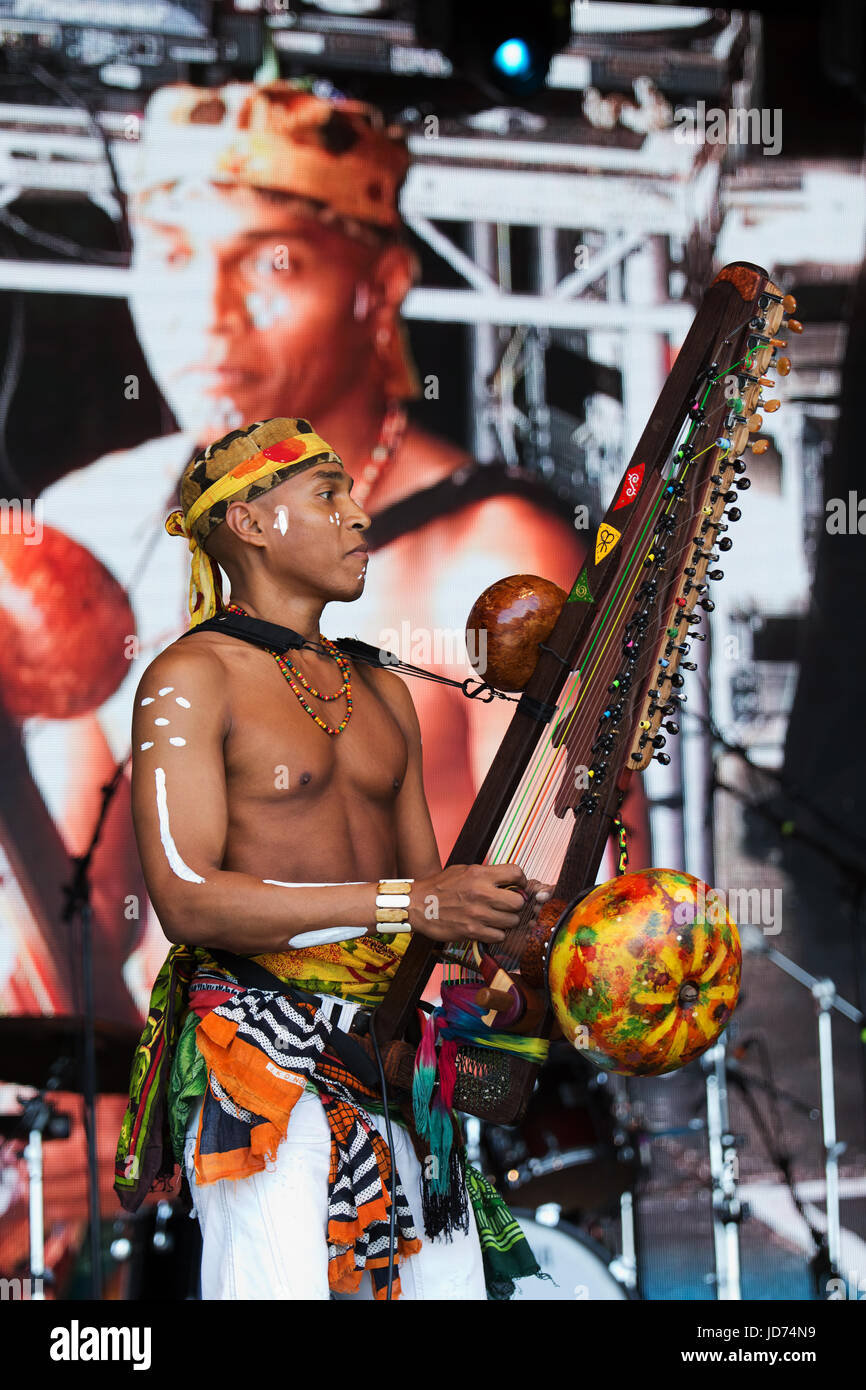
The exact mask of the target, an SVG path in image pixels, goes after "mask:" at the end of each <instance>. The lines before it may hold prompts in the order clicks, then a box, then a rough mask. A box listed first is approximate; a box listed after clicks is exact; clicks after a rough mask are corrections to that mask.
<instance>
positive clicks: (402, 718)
mask: <svg viewBox="0 0 866 1390" xmlns="http://www.w3.org/2000/svg"><path fill="white" fill-rule="evenodd" d="M356 670H360V667H359V666H357V665H356ZM363 673H364V678H365V679H366V680H368V681H369V683H370V685H371V686H372V687H373V689H374V690H375V691H376V692H377V693H378V694H379V696H380V697H381V698H382V699H383V700H384V701H385V703H386V704H387V706H388V708H389V709H390V711H391V713H392V714H393V715H394V718H395V719H396V720H397V722H398V723H399V724H400V727H401V728H402V729H403V732H404V733H405V734H407V735H408V734H410V733H414V731H415V729H416V728H417V727H418V715H417V713H416V711H415V702H414V700H413V699H412V693H411V691H410V690H409V687H408V685H407V684H406V682H405V681H404V680H403V678H402V676H398V675H397V672H396V671H389V670H388V669H387V667H384V666H368V665H367V664H366V663H364V667H363Z"/></svg>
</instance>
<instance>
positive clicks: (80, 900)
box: [61, 754, 130, 1302]
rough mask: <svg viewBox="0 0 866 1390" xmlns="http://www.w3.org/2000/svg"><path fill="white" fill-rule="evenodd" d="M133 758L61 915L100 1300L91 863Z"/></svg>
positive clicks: (75, 859)
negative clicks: (74, 1000) (79, 1025)
mask: <svg viewBox="0 0 866 1390" xmlns="http://www.w3.org/2000/svg"><path fill="white" fill-rule="evenodd" d="M129 757H130V755H129V754H127V755H126V757H125V758H124V759H123V762H120V763H118V764H117V766H116V767H115V769H114V772H113V773H112V775H111V780H110V781H109V782H107V783H106V784H105V786H104V787H102V802H101V805H100V808H99V815H98V816H97V818H96V824H95V826H94V827H93V834H92V835H91V837H90V842H89V844H88V846H87V848H86V850H85V851H84V853H83V854H80V855H71V856H70V858H71V862H72V866H73V872H72V878H71V880H70V881H69V883H67V884H65V885H64V887H63V890H62V891H63V895H64V898H65V899H66V902H65V904H64V907H63V910H62V913H61V920H62V921H64V922H67V923H69V927H70V932H74V931H75V927H76V924H77V926H78V939H79V942H80V946H81V985H82V995H83V999H82V1003H83V1008H82V1014H83V1017H84V1038H83V1042H84V1049H83V1051H84V1055H83V1059H82V1067H81V1081H82V1092H83V1097H84V1132H85V1136H86V1140H87V1169H88V1183H87V1207H88V1216H89V1220H90V1296H91V1298H92V1299H93V1300H95V1301H97V1302H98V1301H99V1300H100V1299H101V1298H102V1247H101V1242H100V1211H99V1155H98V1146H97V1142H96V1035H95V1019H94V1009H93V909H92V906H91V886H90V863H91V860H92V858H93V853H94V850H95V849H96V846H97V844H98V843H99V837H100V835H101V834H102V828H103V826H104V824H105V817H106V815H107V814H108V808H109V806H110V805H111V802H112V799H113V797H114V795H115V792H116V791H117V789H118V787H119V786H120V779H121V777H122V776H123V770H124V768H125V767H126V764H127V763H128V761H129Z"/></svg>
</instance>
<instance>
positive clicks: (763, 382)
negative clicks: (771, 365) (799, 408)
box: [758, 376, 776, 386]
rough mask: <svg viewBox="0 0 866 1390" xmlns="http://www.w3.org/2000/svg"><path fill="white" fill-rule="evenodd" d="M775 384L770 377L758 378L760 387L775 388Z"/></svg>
mask: <svg viewBox="0 0 866 1390" xmlns="http://www.w3.org/2000/svg"><path fill="white" fill-rule="evenodd" d="M775 384H776V383H775V381H771V380H770V378H769V377H768V376H762V377H759V378H758V385H759V386H775Z"/></svg>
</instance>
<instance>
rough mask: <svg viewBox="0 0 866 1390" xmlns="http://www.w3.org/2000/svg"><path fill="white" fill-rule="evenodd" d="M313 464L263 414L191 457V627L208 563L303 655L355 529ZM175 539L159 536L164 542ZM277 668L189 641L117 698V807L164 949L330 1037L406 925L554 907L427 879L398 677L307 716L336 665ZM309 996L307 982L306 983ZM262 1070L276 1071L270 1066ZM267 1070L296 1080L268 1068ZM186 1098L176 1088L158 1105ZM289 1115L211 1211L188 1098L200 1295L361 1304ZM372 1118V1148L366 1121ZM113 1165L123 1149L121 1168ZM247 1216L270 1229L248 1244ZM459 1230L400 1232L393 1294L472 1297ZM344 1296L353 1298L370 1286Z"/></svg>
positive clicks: (485, 920)
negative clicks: (240, 979) (337, 1296)
mask: <svg viewBox="0 0 866 1390" xmlns="http://www.w3.org/2000/svg"><path fill="white" fill-rule="evenodd" d="M301 429H303V432H301V433H298V430H301ZM274 440H277V443H276V444H275V445H274V444H273V441H274ZM269 441H270V443H271V445H272V446H273V447H268V445H269ZM299 448H300V449H306V454H303V455H302V457H301V460H300V462H288V463H286V462H284V458H285V456H286V454H288V457H289V458H291V456H292V454H293V453H294V454H295V455H297V453H298V449H299ZM275 450H276V452H275ZM325 450H327V445H324V446H322V441H320V440H319V439H318V436H316V435H314V434H312V433H311V432H310V431H309V426H307V425H306V423H305V422H302V421H297V422H296V421H294V420H286V419H282V420H273V421H267V422H264V424H260V425H258V426H256V427H250V428H249V429H248V430H246V431H244V432H242V433H241V434H240V436H239V437H236V436H234V435H231V434H230V435H229V436H227V442H226V443H225V444H222V443H218V444H216V445H214V446H213V447H212V449H211V450H209V451H207V454H206V455H205V456H204V457H203V460H202V463H201V464H200V465H199V467H198V471H197V472H196V469H195V465H191V466H190V469H188V470H187V472H186V474H185V479H184V486H183V488H182V494H181V495H182V501H183V505H184V509H185V517H184V520H183V524H182V529H183V533H184V534H185V535H187V536H188V538H189V539H190V541H191V545H192V548H193V562H194V575H197V576H198V577H197V579H196V581H195V585H194V594H193V610H194V611H193V619H194V622H195V620H196V619H197V618H201V617H202V616H204V617H205V618H206V617H208V616H209V615H210V614H211V613H212V612H213V611H214V610H215V609H217V608H218V605H219V598H218V593H217V588H216V584H215V583H214V579H215V578H216V581H217V583H218V578H219V576H218V571H217V570H216V568H215V567H214V566H213V560H218V561H219V564H220V565H221V566H222V567H223V568H224V569H225V570H226V571H227V573H228V575H229V578H230V580H231V585H232V602H233V604H235V605H237V606H239V607H241V608H242V610H243V611H244V612H245V613H247V614H248V615H249V616H251V617H258V618H261V619H264V620H266V621H268V622H273V623H278V624H281V625H283V626H286V627H291V628H293V629H294V630H295V631H297V632H298V633H300V634H301V635H302V636H303V637H304V638H305V639H307V640H308V641H310V642H312V643H318V642H319V640H320V619H321V614H322V610H323V608H324V606H325V604H327V603H329V602H351V601H353V600H354V599H356V598H357V597H358V596H359V595H360V593H361V592H362V590H363V587H364V580H365V571H366V551H365V545H364V533H365V532H366V530H367V529H368V527H369V525H370V518H369V517H368V515H367V514H366V513H365V512H364V511H363V509H362V508H361V507H360V506H358V505H357V503H356V502H355V501H354V500H353V499H352V496H351V488H352V480H351V478H350V477H349V476H348V474H347V473H346V472H345V470H344V469H343V468H342V465H341V463H340V461H339V459H338V458H337V456H336V455H334V454H333V453H330V452H324V451H325ZM279 451H282V453H280V452H279ZM190 470H192V476H191V477H190ZM235 475H237V476H235ZM250 480H252V483H250ZM261 489H267V490H266V491H263V492H261V493H260V495H257V494H258V493H259V492H260V490H261ZM220 491H221V494H222V495H221V498H218V500H217V501H216V502H215V503H213V504H209V503H208V499H209V497H214V496H216V495H218V494H219V493H220ZM175 516H176V517H180V516H181V514H180V513H176V514H175ZM170 522H171V519H170ZM180 525H181V523H180V522H175V523H174V526H175V533H177V529H178V527H179V526H180ZM289 656H290V657H291V658H292V661H293V662H294V665H295V669H296V671H299V672H301V673H302V676H303V678H304V680H305V681H306V683H307V688H306V689H304V690H302V689H301V688H300V686H298V685H297V680H298V679H299V677H297V678H296V679H295V688H294V689H293V688H290V686H289V684H287V679H286V677H285V672H284V671H283V669H282V668H281V667H280V665H279V663H278V662H277V661H276V660H275V658H274V655H273V654H271V653H270V652H266V651H263V650H260V649H256V648H253V647H251V646H249V645H247V644H245V643H243V642H239V641H237V640H236V639H233V638H231V637H228V636H227V635H225V634H223V633H219V632H213V631H203V632H197V631H196V630H195V627H193V629H192V632H191V634H190V635H188V636H186V637H185V638H184V639H183V640H180V641H177V642H175V643H173V644H172V645H171V646H170V647H169V648H168V649H167V650H166V651H165V652H163V653H162V655H160V656H158V657H157V658H156V660H155V661H153V662H151V664H150V666H149V667H148V669H147V670H146V672H145V674H144V676H143V677H142V680H141V682H140V684H139V687H138V691H137V693H136V699H135V713H134V719H133V776H132V792H133V815H134V820H135V829H136V835H137V839H138V844H139V848H140V853H141V859H142V864H143V867H144V873H145V879H146V882H147V886H148V891H149V892H150V894H151V896H152V898H153V901H154V904H155V906H156V909H157V911H158V914H159V919H160V921H161V923H162V925H163V929H164V931H165V933H166V935H167V936H168V938H169V940H171V941H173V942H175V943H177V944H178V945H182V946H183V947H193V948H196V949H197V950H202V949H204V950H205V951H206V952H208V953H210V952H212V951H214V950H216V951H217V952H224V951H227V952H230V953H232V955H233V956H241V957H253V958H254V959H255V960H256V961H257V962H258V963H260V964H265V965H266V966H267V968H268V969H269V970H272V971H274V972H275V973H276V974H277V975H278V977H279V979H282V980H288V981H291V982H293V983H297V984H301V985H302V986H303V987H304V988H306V989H308V990H309V989H312V990H313V992H314V993H317V994H318V997H319V999H320V1000H322V1001H324V1004H326V1005H328V1006H331V1005H333V1004H335V1003H337V1002H338V1001H340V1003H339V1008H340V1011H341V1012H340V1022H339V1024H338V1025H337V1026H340V1027H342V1026H344V1018H345V1008H344V1006H343V1003H342V1001H345V1000H348V1001H349V1002H350V1005H354V1004H357V1003H359V1002H361V1003H363V1001H364V1000H369V1001H371V1002H372V1001H374V1000H375V999H376V998H378V997H381V995H382V994H383V993H384V992H385V989H386V988H387V982H388V980H389V978H390V976H391V975H392V974H393V971H394V969H396V965H397V964H398V962H399V957H400V955H401V954H402V950H404V949H405V945H406V943H407V941H408V932H409V931H419V932H422V933H424V934H425V935H427V936H431V937H433V938H434V939H436V940H439V941H451V940H456V939H459V938H472V939H475V940H478V941H481V942H496V941H501V940H502V939H503V934H504V930H505V929H506V928H508V927H512V926H516V925H517V923H518V920H519V916H518V913H519V909H520V908H521V907H522V903H523V897H522V894H521V895H520V896H518V895H517V894H516V893H515V892H514V891H513V885H516V886H519V887H521V888H523V889H525V890H527V891H529V892H530V893H532V894H534V896H535V899H536V901H537V902H539V903H540V902H543V901H544V900H545V899H546V897H547V896H549V893H548V890H547V889H546V888H545V887H544V886H543V885H539V884H537V883H534V882H532V883H530V884H527V880H526V877H525V875H524V874H523V871H522V870H521V869H520V868H519V866H517V865H515V864H510V865H509V864H503V865H485V866H482V865H469V866H465V865H452V866H450V867H449V868H448V869H445V870H443V869H442V868H441V861H440V857H439V852H438V849H437V845H436V839H435V836H434V833H433V826H432V822H431V818H430V812H429V809H428V806H427V802H426V799H425V795H424V785H423V771H422V755H421V737H420V730H419V725H418V718H417V715H416V713H415V710H414V706H413V703H412V698H411V695H410V694H409V691H408V688H407V686H406V685H405V683H404V682H403V681H402V680H401V679H400V678H399V677H397V676H396V675H395V674H394V673H392V672H389V671H387V670H382V669H378V668H373V667H369V668H368V667H365V666H364V665H356V664H355V663H354V662H352V663H347V673H348V676H349V679H350V684H351V708H350V707H349V703H348V692H345V691H344V693H343V695H342V696H340V697H338V700H337V701H335V702H334V704H326V703H324V702H323V700H322V697H321V696H318V695H316V694H313V693H311V692H317V691H319V690H322V691H323V692H325V695H330V696H332V695H333V690H334V685H335V676H336V674H337V672H336V667H335V660H334V658H333V657H332V656H331V655H321V654H319V653H317V652H315V651H311V650H309V649H307V648H304V649H302V650H301V651H300V652H290V653H289ZM301 696H303V701H302V699H301V698H300V697H301ZM305 706H306V707H305ZM334 707H336V713H334V714H332V713H331V712H330V710H331V709H332V708H334ZM311 714H312V715H313V717H311ZM315 716H318V719H317V720H316V722H314V717H315ZM347 716H348V720H347ZM346 720H347V722H344V721H346ZM389 879H390V880H393V879H402V880H406V879H408V880H410V892H409V894H408V908H407V913H406V915H407V920H406V923H405V925H406V928H407V929H408V930H400V929H399V928H397V934H396V935H391V936H386V935H384V934H383V933H381V932H380V931H379V930H378V929H377V925H376V924H377V912H376V908H377V896H378V895H379V894H380V893H381V891H382V890H383V887H385V886H386V881H387V880H389ZM383 881H385V882H383ZM317 885H321V886H317ZM431 903H434V904H435V911H434V912H433V913H431V911H430V904H431ZM391 930H392V931H393V930H394V928H391ZM323 934H324V941H325V942H326V943H327V944H322V943H323ZM339 937H342V938H343V940H342V941H339V942H338V941H337V940H336V938H339ZM313 942H316V943H317V944H316V945H312V944H309V943H313ZM368 943H369V944H368ZM364 947H367V949H366V950H365V949H364ZM383 964H384V969H383ZM323 981H324V982H325V985H326V988H325V989H324V990H322V989H321V988H318V989H317V988H316V987H317V986H321V984H322V982H323ZM275 984H276V985H277V988H278V987H279V984H278V981H275ZM209 985H210V987H211V988H213V987H214V981H213V980H212V979H210V980H209ZM192 988H193V991H194V989H195V980H194V981H193V986H192ZM193 1007H194V1008H195V1011H196V1012H195V1014H194V1015H193V1017H192V1020H191V1021H192V1025H193V1026H195V1023H196V1018H197V1016H199V1008H198V1006H197V1005H195V1004H194V1005H193ZM350 1012H351V1010H350ZM230 1016H231V1017H234V1015H230ZM208 1017H209V1016H208ZM220 1022H221V1023H222V1022H223V1020H222V1019H221V1020H220ZM207 1027H208V1024H207V1019H206V1021H205V1023H203V1024H201V1025H200V1026H199V1027H198V1029H197V1031H196V1034H195V1036H196V1042H197V1045H198V1047H199V1048H200V1049H203V1050H205V1051H206V1043H205V1042H203V1041H202V1029H205V1032H207ZM152 1051H153V1049H152V1048H151V1052H152ZM208 1055H209V1065H208V1073H207V1075H208V1077H209V1080H210V1086H209V1088H208V1089H209V1094H210V1096H211V1097H212V1096H213V1094H214V1093H217V1094H219V1092H220V1087H221V1086H222V1085H224V1084H225V1077H224V1075H223V1074H222V1073H220V1071H219V1066H218V1064H217V1066H216V1081H215V1080H214V1070H213V1069H212V1068H211V1066H210V1054H208ZM268 1056H269V1058H270V1061H268V1063H267V1065H268V1070H269V1071H270V1072H271V1073H273V1072H274V1066H273V1062H274V1057H275V1054H274V1052H273V1051H270V1052H269V1053H268ZM292 1065H293V1066H294V1067H295V1068H297V1066H298V1063H297V1061H295V1062H293V1064H292ZM276 1074H277V1075H279V1076H287V1075H290V1074H291V1073H290V1072H287V1071H286V1070H280V1069H279V1067H278V1070H277V1072H276ZM245 1078H246V1086H247V1089H246V1090H245V1091H244V1093H243V1095H244V1105H245V1106H246V1107H247V1108H248V1109H250V1110H252V1111H254V1112H261V1114H263V1115H265V1116H267V1115H268V1113H269V1112H268V1111H267V1109H266V1102H265V1100H264V1098H263V1099H262V1101H261V1103H259V1102H258V1100H257V1093H256V1092H255V1090H254V1089H253V1100H254V1101H255V1103H252V1102H251V1100H250V1088H251V1085H252V1083H250V1082H249V1071H247V1072H245ZM294 1080H297V1077H295V1078H294ZM189 1089H190V1086H189V1084H188V1083H187V1082H186V1081H184V1083H183V1084H182V1085H181V1086H179V1087H177V1086H176V1087H175V1088H174V1094H178V1092H179V1091H188V1090H189ZM202 1089H203V1087H202ZM207 1103H209V1102H208V1100H207V1099H206V1101H205V1104H207ZM214 1108H215V1109H217V1107H216V1106H214ZM229 1108H230V1109H231V1105H229ZM287 1108H289V1107H287ZM290 1108H291V1118H290V1120H289V1122H288V1128H287V1132H286V1133H285V1134H284V1136H283V1138H282V1142H281V1143H280V1144H279V1148H278V1150H277V1152H276V1161H275V1164H274V1165H273V1166H272V1168H271V1170H266V1169H265V1168H264V1165H262V1170H261V1171H257V1172H255V1173H252V1174H250V1175H248V1176H245V1177H243V1178H241V1179H240V1180H239V1181H235V1182H234V1184H233V1188H234V1192H233V1199H232V1200H231V1201H229V1202H227V1201H225V1199H224V1197H223V1195H222V1188H224V1187H225V1186H227V1182H226V1180H225V1179H217V1180H216V1181H212V1180H209V1179H208V1176H207V1173H208V1169H207V1164H208V1160H209V1158H211V1157H212V1152H211V1148H212V1146H210V1147H208V1144H207V1142H206V1140H203V1139H202V1138H201V1136H200V1134H199V1129H200V1127H201V1133H202V1134H204V1135H205V1136H207V1135H208V1134H209V1129H210V1121H209V1120H208V1118H207V1112H205V1119H204V1120H203V1121H202V1120H200V1115H201V1111H202V1103H201V1102H199V1103H198V1105H197V1106H195V1107H194V1108H193V1110H192V1113H191V1115H190V1117H189V1119H188V1120H185V1125H186V1141H185V1143H184V1152H183V1157H184V1161H185V1162H186V1168H187V1173H188V1176H189V1178H190V1183H191V1186H192V1188H193V1191H194V1194H195V1202H196V1206H197V1211H198V1216H199V1220H200V1222H201V1225H202V1233H203V1242H204V1251H203V1260H202V1289H203V1296H204V1297H205V1298H284V1299H295V1298H327V1297H328V1296H329V1288H330V1290H332V1291H333V1290H337V1291H338V1292H346V1293H351V1294H354V1293H355V1292H356V1290H355V1287H354V1284H357V1282H358V1280H354V1281H353V1280H351V1279H350V1280H349V1281H348V1283H346V1282H345V1281H340V1280H338V1279H337V1277H336V1275H335V1274H334V1272H333V1269H332V1268H329V1265H330V1266H333V1263H334V1255H333V1235H332V1227H331V1225H330V1223H329V1219H328V1181H327V1179H328V1164H329V1152H330V1149H329V1145H328V1142H327V1140H328V1120H327V1119H326V1112H325V1109H323V1106H322V1104H320V1101H319V1099H318V1098H317V1096H316V1095H315V1094H312V1093H311V1091H310V1089H309V1087H308V1088H307V1090H305V1091H303V1092H302V1093H301V1094H300V1096H298V1097H297V1098H296V1099H295V1100H294V1101H293V1103H292V1105H291V1107H290ZM217 1118H219V1115H218V1116H217ZM373 1120H374V1123H375V1125H376V1126H377V1130H378V1132H379V1133H384V1128H385V1122H384V1118H383V1117H379V1116H374V1117H373ZM392 1129H393V1132H394V1136H395V1138H394V1157H395V1159H396V1166H397V1174H398V1180H399V1182H400V1183H401V1184H402V1188H403V1190H404V1192H405V1195H406V1199H407V1201H408V1204H409V1208H410V1209H411V1216H412V1225H413V1226H414V1228H415V1231H416V1232H420V1231H421V1229H422V1222H421V1218H420V1211H421V1206H420V1195H419V1194H420V1177H421V1169H420V1167H419V1162H418V1159H417V1157H416V1154H415V1151H414V1150H413V1147H412V1145H411V1144H410V1143H409V1141H408V1137H407V1134H406V1131H405V1130H404V1129H402V1128H401V1127H400V1126H398V1125H397V1124H396V1123H394V1124H393V1125H392ZM197 1139H198V1142H197ZM232 1142H233V1144H236V1143H237V1138H236V1134H235V1133H234V1131H233V1139H232ZM217 1148H219V1146H218V1145H217ZM206 1149H207V1152H206V1151H205V1150H206ZM130 1152H131V1150H130V1149H129V1147H126V1148H125V1149H124V1147H123V1139H122V1145H121V1154H120V1157H121V1158H123V1160H124V1161H123V1162H121V1165H120V1170H121V1172H124V1171H126V1170H127V1169H128V1168H129V1162H128V1155H129V1153H130ZM218 1157H219V1159H220V1160H222V1159H223V1158H224V1157H225V1155H224V1154H223V1153H222V1152H220V1153H219V1154H218ZM220 1171H221V1172H226V1171H227V1170H226V1169H225V1168H221V1169H220ZM244 1171H246V1170H244ZM262 1213H266V1216H265V1218H264V1219H265V1221H266V1222H268V1223H273V1228H272V1229H267V1230H262V1229H261V1225H262V1219H263V1218H262ZM468 1225H469V1229H468V1231H467V1232H465V1233H462V1232H457V1233H455V1235H454V1239H453V1241H450V1242H446V1241H443V1240H435V1239H433V1240H429V1239H427V1238H424V1239H423V1240H422V1241H421V1245H420V1249H417V1250H416V1251H415V1253H411V1251H412V1248H413V1242H412V1232H411V1230H409V1233H408V1234H406V1231H404V1233H403V1235H404V1237H405V1242H407V1243H406V1244H405V1248H404V1246H403V1245H401V1249H402V1250H403V1252H404V1253H403V1262H402V1267H401V1275H402V1292H403V1295H404V1296H408V1297H410V1298H422V1297H423V1298H442V1297H447V1298H454V1299H456V1298H479V1299H480V1298H484V1297H485V1292H484V1288H485V1286H484V1278H483V1273H482V1262H481V1253H480V1246H479V1242H478V1236H477V1232H476V1228H475V1224H474V1222H471V1221H470V1222H469V1223H468ZM326 1231H327V1232H328V1238H327V1239H326ZM329 1249H330V1260H329ZM380 1277H381V1276H380ZM358 1278H360V1274H359V1276H358ZM357 1293H358V1296H360V1297H370V1296H372V1286H371V1283H370V1281H369V1280H365V1281H363V1283H362V1284H361V1286H360V1288H359V1290H357ZM376 1296H383V1295H382V1294H381V1292H379V1293H378V1294H377V1295H376Z"/></svg>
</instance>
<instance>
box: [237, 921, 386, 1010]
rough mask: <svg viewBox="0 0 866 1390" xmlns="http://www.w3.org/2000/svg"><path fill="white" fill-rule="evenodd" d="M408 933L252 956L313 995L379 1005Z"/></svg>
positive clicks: (273, 972) (360, 938) (280, 978)
mask: <svg viewBox="0 0 866 1390" xmlns="http://www.w3.org/2000/svg"><path fill="white" fill-rule="evenodd" d="M410 935H411V933H410V932H398V933H396V934H395V935H393V936H388V935H382V936H378V935H377V936H358V937H355V938H354V939H352V940H350V941H335V942H332V943H331V944H330V945H327V946H305V947H304V948H303V949H302V950H297V951H273V952H268V953H267V954H265V955H260V956H253V960H255V961H256V962H257V964H259V965H262V966H264V968H265V969H266V970H269V971H270V972H271V974H272V975H276V976H277V978H278V979H279V980H282V981H284V983H286V984H294V985H299V986H300V987H301V988H302V989H305V990H309V991H310V993H312V994H336V995H339V997H340V998H341V999H349V1000H352V1001H354V1002H355V1003H357V1004H366V1005H373V1004H378V1002H379V1000H380V999H384V997H385V995H386V994H387V993H388V986H389V985H390V983H391V980H392V979H393V976H394V972H395V971H396V969H397V966H398V965H399V964H400V961H401V960H402V958H403V955H404V953H405V950H406V947H407V946H408V945H409V939H410Z"/></svg>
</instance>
